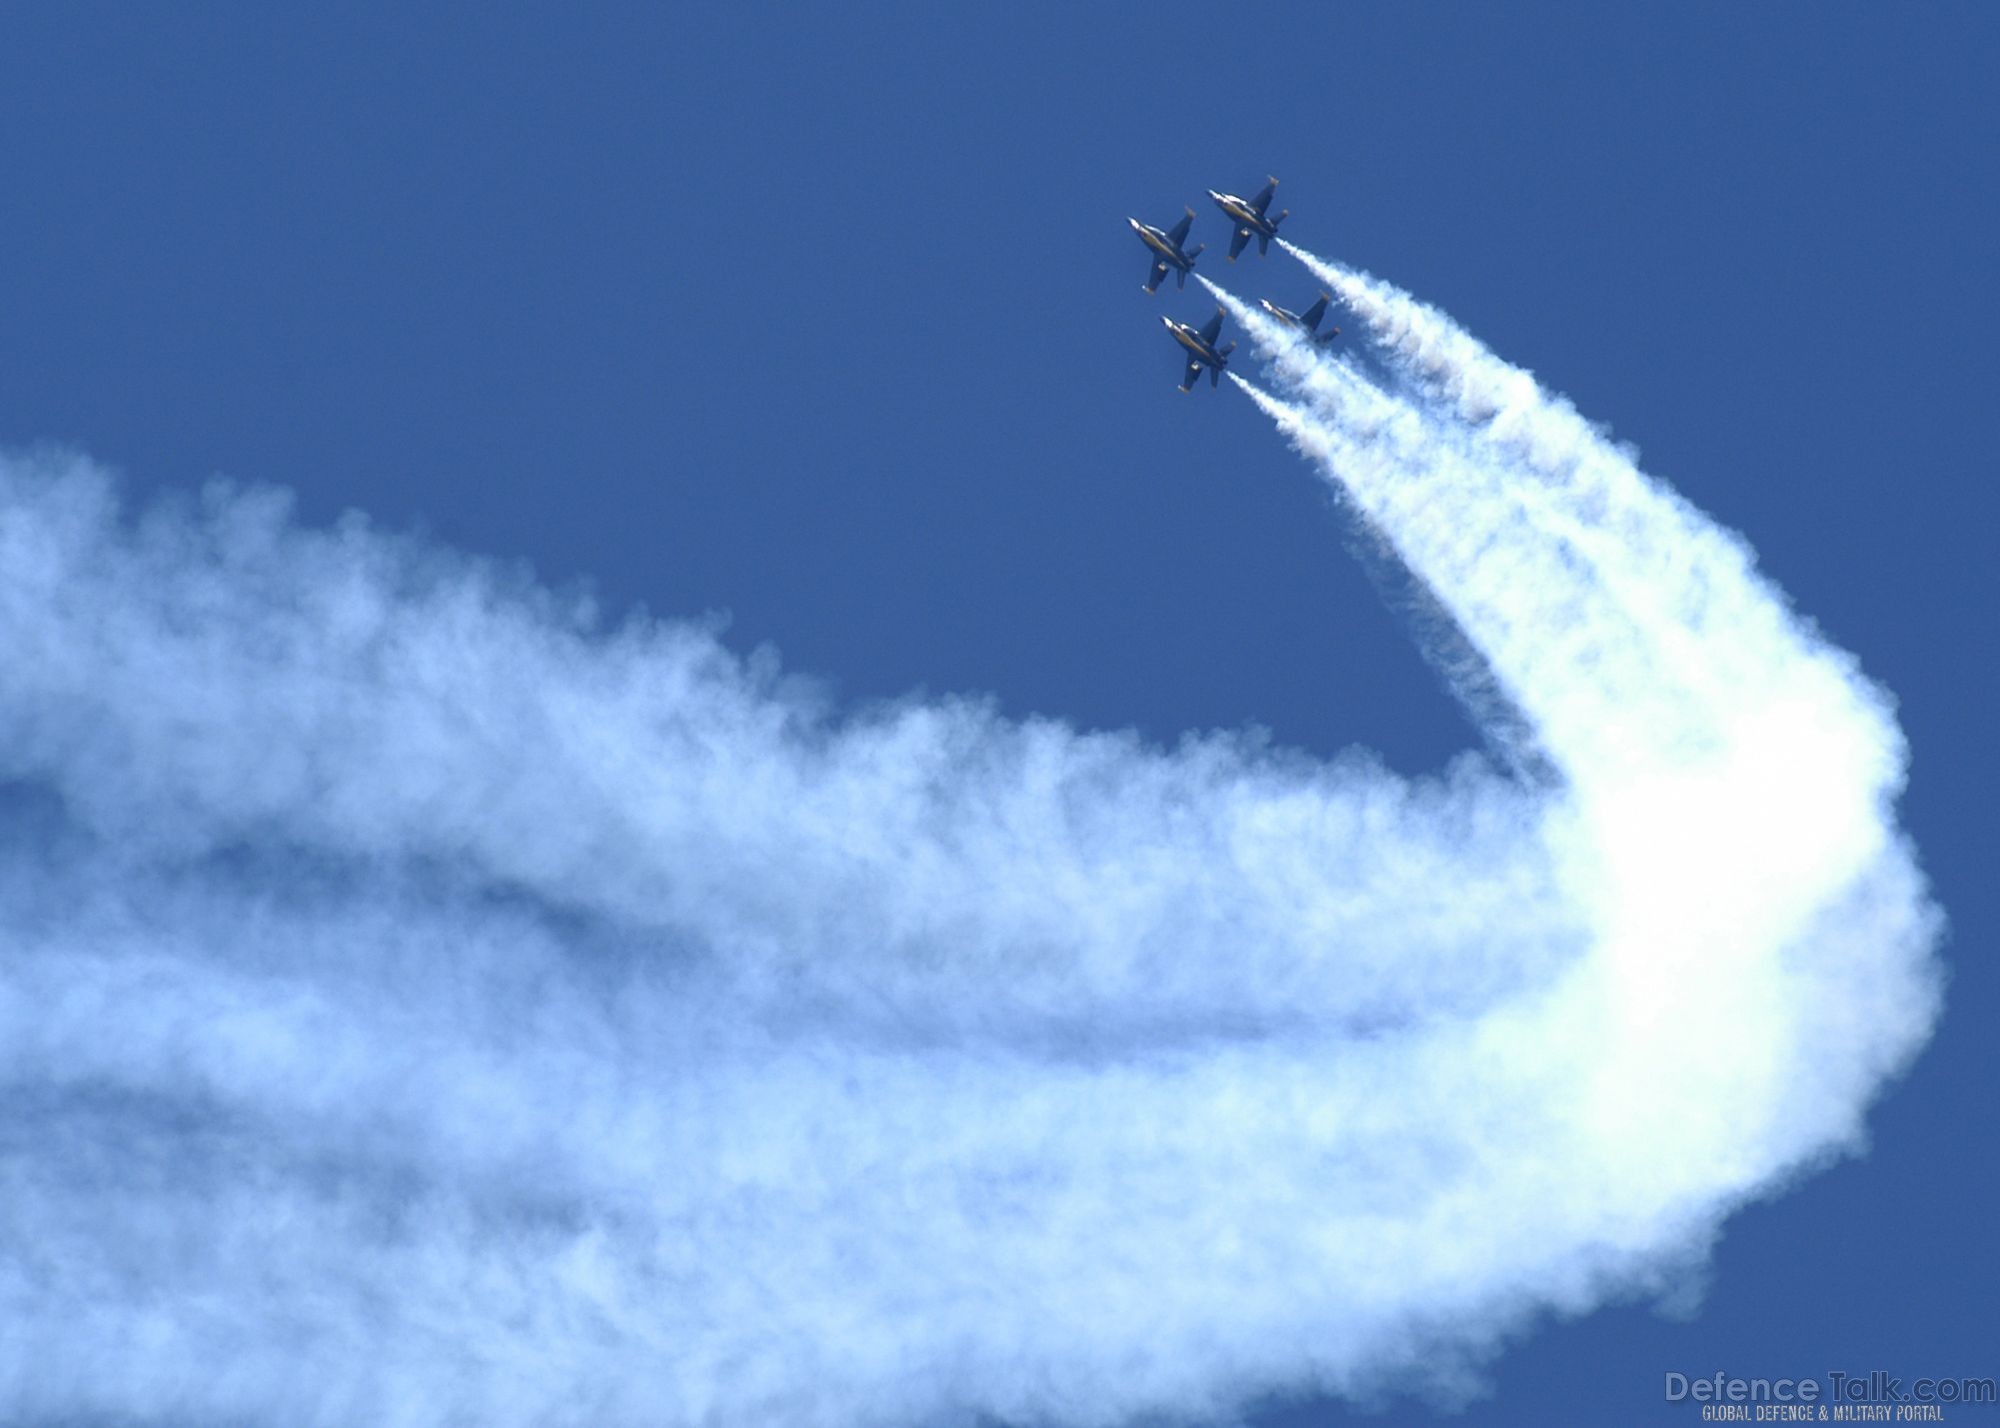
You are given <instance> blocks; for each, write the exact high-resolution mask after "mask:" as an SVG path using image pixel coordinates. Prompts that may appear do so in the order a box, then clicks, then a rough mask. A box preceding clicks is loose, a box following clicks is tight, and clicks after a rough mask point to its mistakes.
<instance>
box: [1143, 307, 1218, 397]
mask: <svg viewBox="0 0 2000 1428" xmlns="http://www.w3.org/2000/svg"><path fill="white" fill-rule="evenodd" d="M1160 321H1162V322H1164V323H1165V324H1166V325H1167V331H1169V332H1171V333H1173V335H1174V341H1176V342H1178V343H1180V345H1181V346H1183V347H1185V348H1187V350H1188V365H1187V375H1186V376H1185V377H1183V378H1181V390H1182V391H1183V392H1192V391H1193V390H1194V384H1195V383H1196V382H1197V381H1199V380H1201V369H1202V368H1204V367H1206V368H1208V384H1209V386H1211V387H1219V386H1221V385H1222V369H1223V368H1225V367H1227V366H1228V365H1229V354H1230V353H1232V352H1234V351H1235V350H1236V344H1235V343H1234V342H1232V343H1230V344H1229V345H1228V346H1227V347H1217V346H1216V345H1215V339H1216V338H1218V337H1220V336H1221V335H1222V309H1221V308H1217V309H1216V310H1215V316H1214V317H1211V318H1210V319H1209V320H1208V321H1207V322H1204V323H1203V324H1202V325H1201V327H1200V329H1199V330H1197V329H1196V328H1195V325H1194V324H1193V323H1191V322H1175V321H1174V320H1173V319H1172V318H1171V317H1162V318H1161V319H1160Z"/></svg>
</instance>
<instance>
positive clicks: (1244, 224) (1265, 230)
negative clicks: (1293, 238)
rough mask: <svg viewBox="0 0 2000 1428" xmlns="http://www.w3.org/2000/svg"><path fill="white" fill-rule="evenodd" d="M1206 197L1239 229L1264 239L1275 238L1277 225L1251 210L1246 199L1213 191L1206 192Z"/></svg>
mask: <svg viewBox="0 0 2000 1428" xmlns="http://www.w3.org/2000/svg"><path fill="white" fill-rule="evenodd" d="M1208 196H1209V197H1210V198H1212V199H1214V200H1215V206H1216V207H1217V208H1220V209H1221V210H1222V211H1223V212H1224V213H1225V214H1227V215H1228V217H1229V221H1230V222H1231V223H1234V224H1236V225H1237V226H1238V227H1239V228H1248V229H1249V230H1250V231H1251V232H1252V233H1259V234H1262V235H1263V236H1264V237H1266V238H1274V237H1276V236H1277V233H1278V225H1277V224H1276V223H1275V222H1273V221H1272V220H1271V219H1270V218H1268V217H1266V216H1265V215H1264V214H1261V213H1259V212H1258V211H1257V210H1256V209H1254V208H1252V207H1251V206H1250V201H1249V200H1248V199H1244V198H1238V197H1237V196H1236V195H1235V194H1233V193H1217V192H1216V191H1215V190H1214V189H1210V190H1209V191H1208Z"/></svg>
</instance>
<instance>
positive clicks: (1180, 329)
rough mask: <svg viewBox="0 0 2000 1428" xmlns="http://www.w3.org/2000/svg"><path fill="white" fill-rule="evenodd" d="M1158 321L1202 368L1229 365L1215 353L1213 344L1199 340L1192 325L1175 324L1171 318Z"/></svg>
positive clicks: (1223, 357) (1224, 358) (1219, 354)
mask: <svg viewBox="0 0 2000 1428" xmlns="http://www.w3.org/2000/svg"><path fill="white" fill-rule="evenodd" d="M1160 321H1162V322H1164V323H1165V324H1166V325H1167V331H1169V332H1171V333H1173V335H1174V341H1176V342H1178V343H1180V345H1181V346H1183V347H1185V348H1187V350H1188V355H1190V356H1191V357H1193V358H1194V360H1195V361H1197V362H1199V363H1201V364H1202V365H1203V366H1204V367H1215V368H1222V367H1227V366H1228V365H1229V359H1228V358H1227V357H1225V356H1223V355H1222V354H1221V353H1220V352H1217V351H1216V350H1215V345H1214V344H1213V343H1209V342H1203V341H1202V340H1201V334H1200V333H1199V332H1197V331H1196V330H1195V328H1194V326H1193V324H1191V323H1186V322H1175V321H1174V320H1173V319H1172V318H1171V317H1162V318H1161V319H1160Z"/></svg>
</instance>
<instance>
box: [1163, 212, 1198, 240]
mask: <svg viewBox="0 0 2000 1428" xmlns="http://www.w3.org/2000/svg"><path fill="white" fill-rule="evenodd" d="M1193 224H1194V210H1193V209H1192V208H1190V209H1189V210H1188V211H1187V215H1186V216H1185V217H1183V218H1182V219H1181V221H1180V222H1178V223H1176V224H1175V225H1174V226H1173V227H1171V228H1169V229H1168V230H1167V241H1168V242H1169V243H1171V244H1173V245H1174V246H1175V247H1176V248H1178V247H1180V246H1181V244H1183V243H1185V242H1187V236H1188V229H1189V228H1190V227H1191V226H1193Z"/></svg>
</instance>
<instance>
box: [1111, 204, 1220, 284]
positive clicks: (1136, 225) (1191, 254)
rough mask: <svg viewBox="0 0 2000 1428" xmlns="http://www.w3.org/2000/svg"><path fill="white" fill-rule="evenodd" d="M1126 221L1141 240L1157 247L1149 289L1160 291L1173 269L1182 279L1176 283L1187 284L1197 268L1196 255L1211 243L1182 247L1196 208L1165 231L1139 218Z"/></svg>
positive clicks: (1148, 280)
mask: <svg viewBox="0 0 2000 1428" xmlns="http://www.w3.org/2000/svg"><path fill="white" fill-rule="evenodd" d="M1125 221H1126V222H1127V223H1129V224H1131V225H1132V231H1133V232H1134V233H1137V234H1138V235H1139V241H1140V242H1141V243H1144V244H1145V245H1146V246H1147V247H1148V248H1150V249H1152V250H1153V255H1154V256H1153V271H1152V273H1151V274H1150V275H1149V276H1148V277H1147V279H1146V291H1147V292H1149V293H1152V292H1158V291H1159V290H1160V280H1161V279H1162V278H1164V277H1166V275H1167V269H1169V268H1172V269H1173V270H1174V271H1175V272H1177V273H1179V274H1180V281H1179V282H1178V283H1177V284H1175V286H1176V287H1183V288H1184V287H1186V286H1187V275H1188V273H1189V271H1190V270H1192V269H1193V267H1194V260H1195V258H1196V256H1197V255H1199V254H1200V252H1201V250H1202V249H1203V248H1206V247H1207V246H1208V245H1207V244H1206V243H1197V244H1195V245H1194V247H1192V248H1190V249H1188V250H1187V251H1185V252H1183V251H1182V250H1181V244H1182V243H1184V242H1186V241H1187V236H1188V225H1189V224H1191V223H1193V222H1194V210H1193V209H1192V208H1190V209H1189V210H1188V211H1187V217H1185V218H1183V219H1182V220H1181V221H1180V222H1178V223H1176V224H1175V225H1174V226H1173V227H1171V228H1169V229H1168V230H1167V231H1166V232H1164V233H1162V232H1161V231H1160V230H1159V229H1157V228H1155V227H1153V225H1152V224H1150V223H1141V222H1140V221H1139V220H1138V219H1136V218H1128V219H1126V220H1125Z"/></svg>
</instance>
